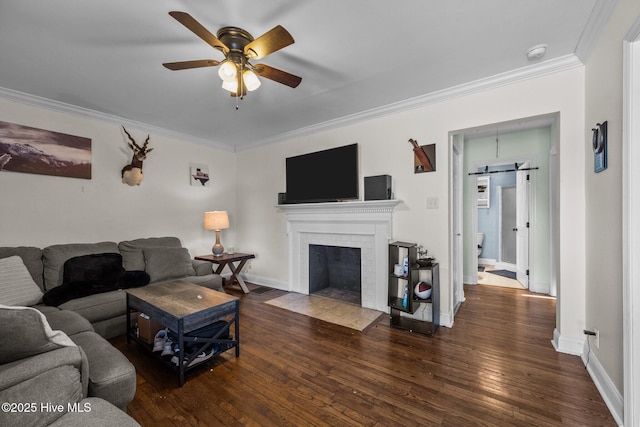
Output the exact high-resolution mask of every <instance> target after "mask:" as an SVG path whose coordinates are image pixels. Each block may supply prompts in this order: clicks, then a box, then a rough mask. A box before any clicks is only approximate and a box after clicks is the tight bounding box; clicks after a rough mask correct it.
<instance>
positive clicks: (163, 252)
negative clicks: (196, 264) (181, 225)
mask: <svg viewBox="0 0 640 427" xmlns="http://www.w3.org/2000/svg"><path fill="white" fill-rule="evenodd" d="M143 254H144V261H145V271H146V272H147V273H149V276H151V283H155V282H159V281H162V280H170V279H179V278H182V277H185V276H195V274H196V271H195V270H194V268H193V264H192V263H191V256H190V255H189V251H188V250H187V249H186V248H166V247H164V248H144V250H143Z"/></svg>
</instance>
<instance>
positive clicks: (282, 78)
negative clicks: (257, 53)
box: [253, 64, 302, 88]
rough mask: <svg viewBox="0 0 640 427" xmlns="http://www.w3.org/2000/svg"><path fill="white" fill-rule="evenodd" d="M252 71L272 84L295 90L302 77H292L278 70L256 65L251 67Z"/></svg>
mask: <svg viewBox="0 0 640 427" xmlns="http://www.w3.org/2000/svg"><path fill="white" fill-rule="evenodd" d="M253 71H254V72H255V73H256V74H258V75H259V76H261V77H264V78H266V79H269V80H273V81H274V82H278V83H282V84H283V85H287V86H289V87H293V88H296V87H298V85H299V84H300V82H301V81H302V77H298V76H294V75H293V74H289V73H287V72H286V71H282V70H278V69H277V68H273V67H270V66H268V65H264V64H258V65H256V66H254V67H253Z"/></svg>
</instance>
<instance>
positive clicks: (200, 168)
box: [189, 163, 209, 187]
mask: <svg viewBox="0 0 640 427" xmlns="http://www.w3.org/2000/svg"><path fill="white" fill-rule="evenodd" d="M189 182H190V183H191V185H192V186H196V187H208V186H209V167H208V166H207V165H197V164H193V163H192V164H190V165H189Z"/></svg>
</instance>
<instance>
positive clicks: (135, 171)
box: [122, 126, 153, 186]
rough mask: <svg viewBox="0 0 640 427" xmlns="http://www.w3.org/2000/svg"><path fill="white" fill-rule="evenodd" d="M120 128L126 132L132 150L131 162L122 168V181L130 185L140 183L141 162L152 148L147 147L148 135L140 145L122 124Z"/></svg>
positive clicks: (141, 176)
mask: <svg viewBox="0 0 640 427" xmlns="http://www.w3.org/2000/svg"><path fill="white" fill-rule="evenodd" d="M122 130H123V131H124V133H126V134H127V137H128V138H129V144H128V145H129V148H131V150H132V151H133V157H132V158H131V163H129V164H128V165H126V166H125V167H123V168H122V183H123V184H127V185H132V186H133V185H140V183H141V182H142V179H143V178H144V176H143V175H142V162H143V161H144V160H145V159H146V158H147V154H149V153H150V152H151V151H152V150H153V148H147V146H148V145H149V135H147V139H146V140H145V141H144V144H143V145H142V147H140V146H139V145H138V144H136V141H135V140H134V139H133V138H132V137H131V135H130V134H129V132H127V130H126V129H125V128H124V126H122Z"/></svg>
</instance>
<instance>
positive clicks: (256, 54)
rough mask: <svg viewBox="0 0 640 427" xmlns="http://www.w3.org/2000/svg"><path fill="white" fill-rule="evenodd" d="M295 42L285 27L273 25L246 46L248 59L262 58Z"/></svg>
mask: <svg viewBox="0 0 640 427" xmlns="http://www.w3.org/2000/svg"><path fill="white" fill-rule="evenodd" d="M293 43H295V40H293V37H292V36H291V34H289V32H288V31H287V30H285V29H284V27H282V26H280V25H278V26H276V27H273V28H272V29H270V30H269V31H267V32H266V33H264V34H263V35H261V36H260V37H258V38H257V39H255V40H254V41H252V42H251V43H249V44H248V45H246V46H245V47H244V54H245V55H246V56H247V58H248V59H261V58H264V57H265V56H267V55H269V54H272V53H273V52H275V51H277V50H280V49H282V48H283V47H287V46H289V45H290V44H293Z"/></svg>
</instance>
